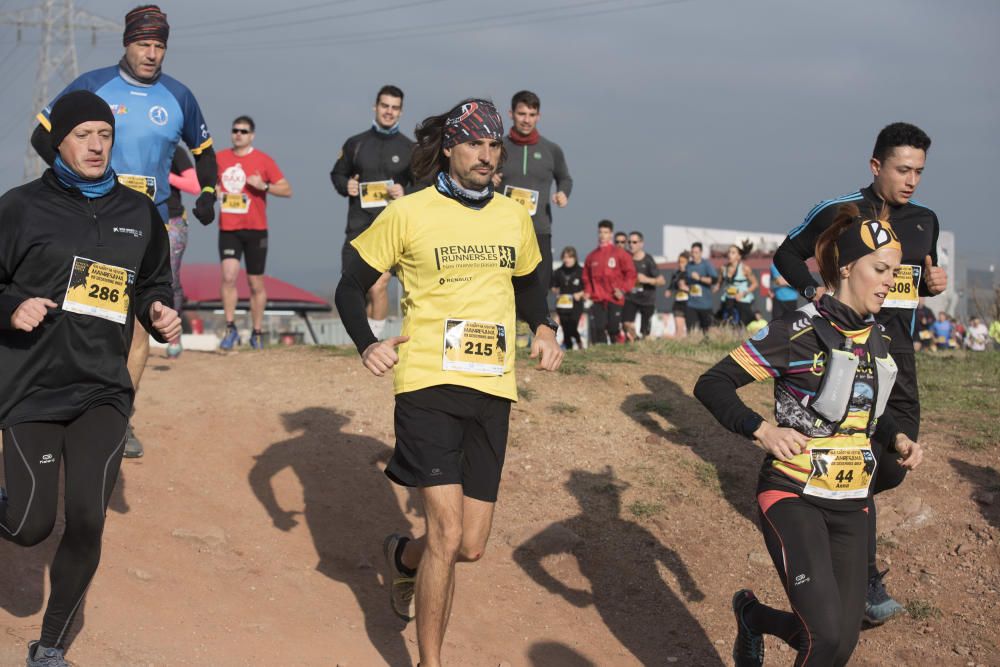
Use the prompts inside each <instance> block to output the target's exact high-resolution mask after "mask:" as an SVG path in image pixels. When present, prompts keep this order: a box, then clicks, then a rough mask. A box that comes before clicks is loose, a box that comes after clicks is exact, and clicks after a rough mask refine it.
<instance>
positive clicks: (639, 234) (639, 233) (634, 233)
mask: <svg viewBox="0 0 1000 667" xmlns="http://www.w3.org/2000/svg"><path fill="white" fill-rule="evenodd" d="M628 235H629V237H630V238H631V237H633V236H638V237H639V240H640V241H645V240H646V237H645V236H643V235H642V232H629V233H628Z"/></svg>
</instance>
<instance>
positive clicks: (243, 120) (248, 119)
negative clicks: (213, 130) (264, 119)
mask: <svg viewBox="0 0 1000 667" xmlns="http://www.w3.org/2000/svg"><path fill="white" fill-rule="evenodd" d="M236 123H245V124H247V125H249V126H250V131H251V132H256V131H257V126H256V125H254V122H253V118H251V117H250V116H237V117H236V120H234V121H233V125H236Z"/></svg>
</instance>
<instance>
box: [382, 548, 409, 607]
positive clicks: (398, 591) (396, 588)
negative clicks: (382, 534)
mask: <svg viewBox="0 0 1000 667" xmlns="http://www.w3.org/2000/svg"><path fill="white" fill-rule="evenodd" d="M403 539H405V538H404V536H402V535H400V534H399V533H393V534H392V535H389V536H388V537H386V538H385V542H383V543H382V553H383V555H385V564H386V566H387V567H388V568H389V577H390V579H391V580H392V585H391V586H390V587H389V603H390V604H391V605H392V610H393V612H395V614H396V616H399V617H400V618H401V619H403V620H404V621H412V620H413V618H414V616H416V614H417V606H416V604H415V603H414V601H413V589H414V587H415V586H416V582H417V580H416V578H415V577H410V576H407V575H406V574H403V573H402V572H400V571H399V568H398V567H396V548H397V547H398V546H399V542H400V540H403Z"/></svg>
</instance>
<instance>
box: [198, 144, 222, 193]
mask: <svg viewBox="0 0 1000 667" xmlns="http://www.w3.org/2000/svg"><path fill="white" fill-rule="evenodd" d="M194 168H195V171H196V172H197V173H198V185H200V186H201V187H202V190H204V189H205V188H212V189H213V190H215V185H216V183H218V182H219V167H218V165H217V164H216V161H215V149H214V148H212V147H211V146H209V147H208V148H206V149H205V150H203V151H202V152H200V153H198V154H197V155H195V156H194Z"/></svg>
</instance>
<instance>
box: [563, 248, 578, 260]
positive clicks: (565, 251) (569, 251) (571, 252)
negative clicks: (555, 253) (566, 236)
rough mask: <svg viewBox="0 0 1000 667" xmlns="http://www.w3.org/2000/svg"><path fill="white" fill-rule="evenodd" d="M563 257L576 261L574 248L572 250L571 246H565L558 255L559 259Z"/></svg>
mask: <svg viewBox="0 0 1000 667" xmlns="http://www.w3.org/2000/svg"><path fill="white" fill-rule="evenodd" d="M565 255H569V256H570V257H572V258H573V259H576V248H574V247H573V246H571V245H568V246H566V247H565V248H563V251H562V252H561V253H559V256H560V257H563V256H565Z"/></svg>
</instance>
